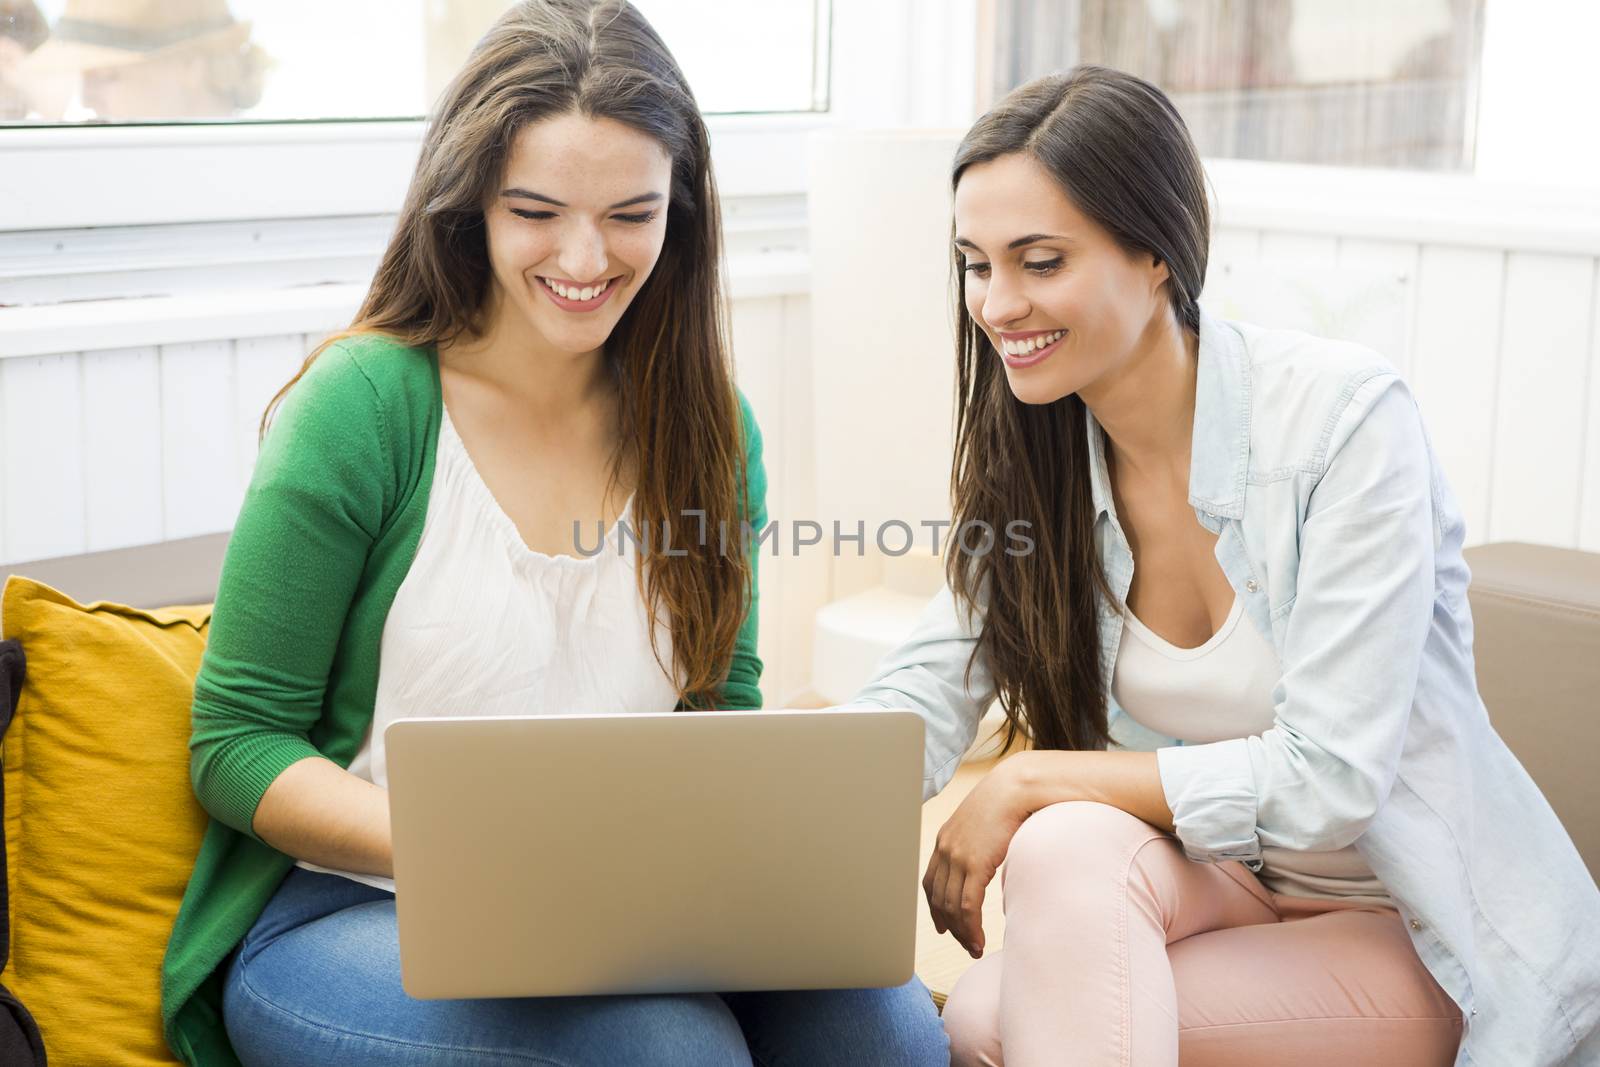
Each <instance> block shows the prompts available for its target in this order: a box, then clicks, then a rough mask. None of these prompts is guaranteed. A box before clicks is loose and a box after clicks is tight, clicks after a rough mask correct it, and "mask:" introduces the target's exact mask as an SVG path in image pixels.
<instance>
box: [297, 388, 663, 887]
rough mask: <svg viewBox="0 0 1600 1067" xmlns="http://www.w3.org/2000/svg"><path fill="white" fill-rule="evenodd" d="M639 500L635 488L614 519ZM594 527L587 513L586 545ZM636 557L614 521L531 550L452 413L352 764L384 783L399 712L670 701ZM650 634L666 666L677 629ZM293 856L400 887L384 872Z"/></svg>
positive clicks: (653, 705)
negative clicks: (557, 547) (565, 551)
mask: <svg viewBox="0 0 1600 1067" xmlns="http://www.w3.org/2000/svg"><path fill="white" fill-rule="evenodd" d="M632 512H633V501H632V499H631V498H630V499H629V501H628V503H627V504H626V505H625V506H624V508H623V512H622V516H621V517H620V518H619V520H618V521H619V522H621V521H622V520H623V519H627V518H628V517H629V516H630V515H631V514H632ZM597 534H598V531H597V530H596V529H595V527H594V524H592V523H590V524H588V528H587V529H586V530H585V532H584V534H583V537H582V544H583V546H584V548H585V550H587V549H588V548H589V547H590V546H592V545H593V544H594V543H595V542H594V538H595V537H596V536H597ZM619 541H620V544H621V546H622V547H621V549H620V550H619V548H618V545H619ZM637 567H638V547H637V545H636V543H635V542H634V540H633V539H631V538H629V537H622V538H619V537H618V536H617V528H616V526H613V527H612V528H611V530H609V531H608V532H607V534H606V538H605V542H604V546H603V548H602V550H601V551H600V552H599V553H598V554H597V555H594V556H590V557H583V556H579V555H556V556H550V555H546V554H544V553H543V552H536V551H534V550H532V549H530V548H528V547H527V545H526V543H525V542H524V541H523V540H522V535H521V534H520V533H518V531H517V528H516V524H515V523H513V522H512V521H511V517H510V516H508V515H507V514H506V513H505V511H504V510H502V509H501V507H500V505H499V504H498V503H497V502H496V501H495V499H494V496H493V495H492V494H491V493H490V492H489V487H488V486H487V485H485V484H484V481H483V479H482V478H481V477H479V475H478V470H477V468H476V467H475V466H473V463H472V458H471V457H470V456H469V455H468V454H467V450H466V447H465V446H464V445H463V444H462V441H461V438H460V436H459V435H458V434H457V433H456V428H455V425H454V424H453V423H452V422H451V421H450V415H449V412H445V413H444V417H443V419H442V420H441V422H440V426H439V447H438V456H437V459H436V460H435V465H434V473H433V487H432V489H431V490H430V491H429V497H428V513H427V516H426V517H425V519H424V520H423V527H422V538H421V541H420V542H419V543H418V546H417V555H416V559H415V560H414V561H413V562H412V564H411V569H410V570H409V571H407V572H406V576H405V579H404V581H402V582H401V584H400V589H399V591H398V592H397V593H396V594H395V599H394V604H393V605H392V606H391V607H390V609H389V616H388V618H387V620H386V621H385V622H384V627H383V643H382V646H381V653H380V659H379V664H378V694H377V702H376V705H375V708H374V712H373V717H372V724H371V725H370V726H369V727H368V730H367V736H366V738H365V740H363V741H362V744H361V749H360V751H358V752H357V753H356V757H355V759H354V761H353V762H352V763H351V764H350V772H351V773H352V774H355V775H357V776H358V777H361V778H365V779H366V780H367V781H369V782H374V783H376V784H378V785H380V786H384V787H385V788H387V787H388V784H389V781H388V773H387V765H386V764H385V762H384V752H383V730H384V727H386V726H388V725H389V723H391V722H393V721H394V720H395V719H400V718H413V717H417V716H430V717H431V716H449V715H571V714H576V713H582V712H665V711H671V710H672V709H673V708H675V707H676V706H677V703H678V691H677V689H676V688H675V687H674V686H673V684H672V680H671V678H670V677H669V676H668V675H667V673H666V672H665V671H664V670H662V668H661V665H660V664H659V663H658V662H657V661H656V656H655V652H654V651H652V649H651V646H650V627H649V625H648V623H647V620H646V613H645V607H644V601H643V598H642V597H641V596H640V594H639V590H638V586H637V585H636V578H635V575H636V572H637ZM656 634H657V638H656V641H657V647H658V648H659V649H660V652H661V658H662V662H664V663H666V664H668V665H670V664H671V663H672V640H671V632H670V630H669V628H668V627H667V626H666V625H665V623H663V622H660V621H658V622H657V624H656ZM299 866H301V867H304V868H306V869H307V870H313V871H327V872H328V873H331V874H340V875H343V876H344V877H346V878H350V879H353V880H355V881H357V882H362V883H364V884H366V885H371V886H377V887H378V888H380V889H387V890H389V891H391V892H393V890H394V882H393V880H392V879H389V878H383V877H380V876H378V875H368V874H353V873H351V872H349V871H337V870H330V869H329V868H326V867H319V866H317V865H315V864H312V863H307V862H304V861H301V862H300V863H299Z"/></svg>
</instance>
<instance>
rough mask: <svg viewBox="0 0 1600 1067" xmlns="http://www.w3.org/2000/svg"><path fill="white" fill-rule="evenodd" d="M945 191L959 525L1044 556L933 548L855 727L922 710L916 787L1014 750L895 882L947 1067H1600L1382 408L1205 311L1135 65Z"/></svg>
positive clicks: (1546, 826) (1399, 405)
mask: <svg viewBox="0 0 1600 1067" xmlns="http://www.w3.org/2000/svg"><path fill="white" fill-rule="evenodd" d="M952 184H953V186H954V191H955V227H954V246H955V266H956V268H957V269H958V271H959V274H958V277H959V278H960V282H959V287H960V294H959V295H960V297H961V299H958V300H957V305H958V312H957V316H958V321H957V335H958V338H959V340H958V344H959V353H958V359H959V384H958V401H957V403H958V408H957V434H956V437H957V440H956V454H955V463H954V472H953V485H954V521H955V523H956V524H957V526H956V528H957V529H960V528H961V527H962V526H963V525H964V524H969V523H970V524H977V523H984V524H987V526H988V527H989V528H990V529H992V530H1001V529H1008V528H1009V527H1008V524H1010V523H1013V522H1015V521H1017V520H1024V521H1026V522H1027V523H1028V524H1029V535H1030V537H1031V539H1032V541H1033V547H1032V550H1031V551H1020V550H1016V549H1014V548H1008V549H1001V548H994V549H993V550H992V551H988V552H986V553H985V552H982V550H981V547H979V548H978V549H977V550H974V551H960V550H957V551H952V552H951V553H950V556H949V564H948V568H947V577H948V583H947V588H946V589H945V590H944V591H942V592H941V593H940V595H939V596H938V597H937V598H936V599H935V600H934V602H933V603H932V604H931V605H930V606H929V608H928V610H927V612H926V614H925V615H924V617H923V618H922V620H921V622H920V623H919V625H918V627H917V630H916V631H915V633H914V634H913V636H912V637H911V638H910V640H909V641H908V642H907V643H906V644H905V645H904V646H903V647H901V648H900V649H899V650H897V651H896V652H894V653H892V654H891V655H890V656H889V657H888V658H887V659H886V660H885V661H884V663H883V664H882V665H881V666H880V668H879V670H878V674H877V677H876V678H875V679H874V680H873V681H872V682H871V683H870V685H869V686H868V687H867V688H866V689H865V690H864V691H863V692H862V693H861V694H860V696H859V697H858V698H857V701H856V702H855V703H858V704H862V705H868V706H870V705H878V706H885V707H903V706H910V707H913V708H917V709H919V710H920V711H921V712H922V714H923V715H924V716H925V718H926V720H927V724H928V738H929V740H928V750H927V767H926V781H925V786H924V789H925V793H926V795H929V796H931V795H933V794H934V793H936V792H938V791H939V789H941V788H943V786H944V785H945V784H946V783H947V782H948V781H949V779H950V777H951V775H952V774H953V773H954V770H955V767H956V764H957V763H958V761H959V760H960V757H961V755H962V754H963V752H964V751H965V750H966V748H967V747H968V745H969V744H970V743H971V741H972V740H973V738H974V736H975V734H976V731H977V728H978V720H979V717H980V716H981V715H982V713H983V711H984V710H985V709H986V708H987V707H988V706H989V704H990V702H991V701H992V700H993V699H994V698H995V697H997V696H998V698H999V701H1000V704H1001V707H1002V708H1003V710H1004V712H1005V714H1006V717H1007V720H1008V740H1010V739H1012V738H1014V737H1016V736H1020V737H1022V738H1023V739H1025V740H1026V741H1027V742H1028V745H1029V750H1028V751H1025V752H1022V753H1019V754H1017V755H1015V756H1013V757H1012V758H1010V759H1008V760H1005V761H1003V762H1002V763H1000V764H999V765H998V766H997V767H996V769H995V770H994V771H993V772H991V773H990V774H989V775H987V776H986V777H985V778H984V779H983V780H982V781H981V782H980V783H979V785H978V786H977V787H976V788H975V789H974V790H973V791H972V793H971V794H970V795H969V796H968V797H967V798H966V799H965V800H964V801H963V802H962V804H961V806H960V807H959V808H958V809H957V810H956V812H955V814H954V815H953V816H952V817H951V819H950V820H949V822H947V823H946V824H945V825H944V827H943V828H942V830H941V831H940V834H939V838H938V844H937V847H936V850H935V853H934V856H933V858H932V860H931V862H930V864H929V867H928V870H927V874H926V877H925V879H924V882H923V887H924V889H925V891H926V893H927V896H928V901H929V904H930V906H931V909H932V913H933V918H934V922H935V925H936V926H938V927H939V929H940V930H941V931H943V930H946V929H947V930H949V931H950V932H951V933H952V934H953V935H954V936H955V937H956V938H957V939H958V940H959V941H960V942H961V943H962V945H963V946H965V947H966V948H967V949H968V951H969V952H970V953H971V954H972V955H973V956H974V957H979V962H977V963H976V964H975V965H973V967H972V968H971V969H970V970H969V971H967V973H966V974H965V976H964V977H963V978H962V980H961V981H960V983H959V984H958V985H957V986H956V988H955V990H954V991H953V993H952V994H951V997H950V1000H949V1003H948V1004H947V1005H946V1007H945V1015H944V1019H945V1026H946V1029H947V1031H948V1032H949V1034H950V1036H951V1041H952V1046H953V1051H954V1056H955V1060H956V1062H957V1063H961V1064H998V1063H1002V1062H1004V1063H1005V1064H1007V1065H1008V1067H1031V1065H1035V1064H1059V1063H1073V1064H1078V1065H1083V1067H1112V1065H1137V1067H1156V1065H1163V1067H1172V1065H1175V1064H1177V1063H1179V1061H1180V1058H1181V1062H1182V1063H1183V1064H1184V1065H1185V1067H1196V1065H1201V1064H1219V1065H1221V1064H1227V1065H1229V1067H1249V1065H1268V1064H1272V1065H1277V1064H1286V1063H1293V1064H1295V1065H1297V1067H1317V1065H1328V1067H1335V1065H1337V1067H1347V1065H1351V1064H1383V1065H1385V1067H1402V1065H1405V1067H1410V1065H1415V1067H1443V1065H1448V1064H1452V1063H1454V1064H1461V1065H1465V1064H1481V1065H1484V1067H1491V1065H1492V1067H1501V1065H1511V1064H1516V1065H1519V1067H1535V1065H1552V1064H1571V1065H1578V1064H1595V1063H1600V1036H1597V1019H1600V950H1597V949H1596V948H1595V947H1594V941H1593V937H1594V931H1595V930H1597V929H1600V893H1597V892H1596V888H1595V885H1594V882H1593V881H1592V880H1591V879H1590V877H1589V875H1588V873H1587V871H1586V870H1585V868H1584V866H1583V864H1582V862H1581V860H1580V859H1579V857H1578V854H1577V852H1576V850H1575V849H1574V847H1573V845H1572V843H1571V840H1570V839H1569V838H1568V836H1567V835H1566V833H1565V832H1564V830H1563V829H1562V827H1561V825H1560V823H1559V822H1558V821H1557V819H1556V817H1555V815H1554V813H1553V812H1552V811H1551V810H1550V807H1549V805H1548V804H1547V803H1546V802H1545V799H1544V797H1543V796H1542V795H1541V794H1540V792H1539V790H1538V788H1537V786H1535V785H1534V783H1533V782H1532V780H1531V779H1529V777H1528V776H1527V774H1526V773H1525V772H1524V771H1523V769H1522V767H1521V765H1520V764H1518V763H1517V761H1516V759H1515V757H1513V756H1512V754H1511V753H1510V751H1509V750H1508V749H1507V748H1506V747H1505V745H1504V744H1503V743H1502V742H1501V740H1500V738H1499V737H1498V736H1497V735H1496V733H1495V731H1494V729H1493V727H1492V726H1491V725H1490V723H1489V720H1488V716H1487V713H1486V711H1485V709H1484V706H1483V703H1482V701H1481V700H1480V699H1479V696H1478V693H1477V689H1476V684H1475V680H1474V673H1473V660H1472V619H1471V615H1470V613H1469V611H1468V606H1467V597H1466V590H1467V583H1468V578H1469V575H1468V572H1467V568H1466V566H1465V565H1464V563H1463V562H1462V556H1461V546H1462V538H1463V529H1462V522H1461V517H1460V513H1459V510H1458V509H1457V507H1456V504H1455V501H1454V500H1453V498H1452V496H1451V493H1450V491H1449V489H1448V487H1447V486H1446V484H1445V480H1444V477H1443V475H1442V473H1441V472H1440V471H1439V469H1438V466H1437V464H1436V463H1435V461H1434V458H1433V455H1432V452H1431V450H1430V448H1429V445H1428V441H1427V437H1426V434H1425V431H1424V429H1423V425H1422V420H1421V418H1420V416H1419V414H1418V411H1417V407H1416V404H1415V402H1414V400H1413V397H1412V394H1411V391H1410V389H1409V388H1408V387H1407V386H1406V384H1405V382H1404V381H1403V380H1402V379H1401V378H1400V376H1399V375H1398V374H1397V373H1396V372H1395V371H1394V369H1393V368H1392V367H1391V366H1390V365H1389V364H1387V363H1385V362H1384V361H1383V360H1382V359H1381V358H1380V357H1379V356H1378V355H1376V354H1375V353H1373V352H1370V351H1368V350H1366V349H1363V348H1360V347H1358V346H1356V345H1350V344H1342V343H1337V342H1331V341H1324V340H1319V339H1317V338H1313V337H1308V336H1306V335H1303V334H1299V333H1292V332H1288V331H1269V330H1261V329H1257V328H1254V327H1251V326H1247V325H1244V324H1236V323H1230V322H1224V321H1220V320H1218V319H1215V318H1213V317H1211V316H1210V315H1208V314H1207V313H1205V312H1202V311H1201V310H1200V307H1199V304H1198V297H1199V295H1200V288H1201V283H1202V281H1203V280H1204V278H1205V270H1206V253H1207V242H1208V237H1209V217H1208V209H1207V200H1206V189H1205V181H1204V175H1203V173H1202V170H1201V166H1200V162H1199V159H1198V157H1197V155H1196V153H1195V150H1194V146H1193V144H1192V143H1191V141H1190V139H1189V136H1188V133H1187V131H1186V129H1185V128H1184V125H1183V122H1182V120H1181V119H1180V118H1179V116H1178V114H1177V112H1176V111H1175V110H1174V109H1173V107H1172V105H1171V103H1170V102H1169V101H1168V100H1167V99H1166V97H1165V96H1163V95H1162V93H1161V92H1160V91H1159V90H1157V89H1155V88H1153V87H1152V86H1150V85H1148V84H1146V83H1144V82H1142V81H1140V80H1139V79H1137V78H1134V77H1131V76H1128V75H1125V74H1120V73H1118V72H1115V71H1110V70H1105V69H1102V68H1095V67H1080V68H1077V69H1075V70H1073V71H1071V72H1069V73H1067V74H1064V75H1056V76H1052V77H1047V78H1043V79H1040V80H1038V81H1035V82H1033V83H1031V84H1029V85H1026V86H1023V87H1022V88H1020V89H1018V90H1016V91H1015V92H1014V93H1012V94H1011V95H1010V96H1008V97H1007V98H1006V99H1005V100H1003V101H1002V102H1001V103H1000V104H999V106H998V107H996V108H995V109H994V110H993V111H991V112H990V113H989V114H987V115H985V116H984V117H983V118H982V119H980V120H979V121H978V123H977V124H976V125H975V126H974V127H973V128H972V130H971V131H970V132H969V133H968V134H967V136H966V138H965V140H964V141H963V142H962V144H961V147H960V149H959V150H958V153H957V156H956V161H955V166H954V171H953V175H952ZM1464 310H1466V309H1464ZM982 529H983V528H982V527H981V526H972V527H969V530H973V531H980V532H981V530H982ZM953 543H954V542H953ZM967 543H968V544H969V545H976V546H981V545H983V544H984V543H985V542H984V540H983V538H982V537H981V536H970V537H968V538H967ZM990 543H991V544H992V542H990ZM1152 734H1154V735H1156V736H1157V737H1160V738H1164V739H1165V740H1164V742H1158V743H1157V745H1158V747H1157V750H1156V751H1135V750H1132V748H1131V747H1125V746H1124V745H1121V744H1116V742H1118V741H1123V742H1128V741H1130V740H1132V738H1133V737H1134V736H1135V735H1142V738H1143V740H1144V741H1145V742H1147V743H1148V742H1149V740H1150V735H1152ZM1108 747H1109V748H1113V749H1117V750H1115V751H1111V750H1107V749H1108ZM1147 747H1148V745H1147ZM1002 860H1004V861H1005V871H1004V876H1003V879H1002V881H1003V892H1004V896H1005V905H1006V939H1005V948H1004V951H995V952H990V953H988V954H987V955H985V953H984V949H985V936H984V931H983V929H982V927H981V910H980V909H981V905H982V901H983V898H984V894H985V892H986V891H987V888H988V886H989V883H990V882H991V881H992V880H993V879H994V877H995V875H996V873H997V872H998V871H999V870H1000V864H1001V861H1002ZM1585 939H1588V940H1587V941H1585Z"/></svg>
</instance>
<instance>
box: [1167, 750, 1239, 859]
mask: <svg viewBox="0 0 1600 1067" xmlns="http://www.w3.org/2000/svg"><path fill="white" fill-rule="evenodd" d="M1156 766H1157V768H1158V769H1159V770H1160V773H1161V791H1162V793H1164V794H1165V795H1166V798H1167V807H1169V808H1171V809H1172V821H1173V826H1174V827H1175V828H1176V830H1177V831H1178V840H1179V841H1180V842H1182V843H1183V851H1184V854H1185V855H1187V856H1188V857H1189V858H1190V859H1192V860H1195V861H1197V862H1200V863H1222V862H1224V861H1227V860H1239V861H1241V862H1243V863H1244V864H1245V865H1246V866H1248V867H1249V868H1250V869H1251V870H1260V868H1261V841H1260V839H1259V838H1258V837H1257V836H1256V784H1255V774H1254V772H1253V771H1252V770H1251V766H1250V743H1249V739H1248V738H1243V737H1241V738H1237V739H1235V740H1231V741H1216V742H1213V743H1211V744H1207V745H1182V746H1179V747H1176V748H1162V749H1158V750H1157V751H1156Z"/></svg>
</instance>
